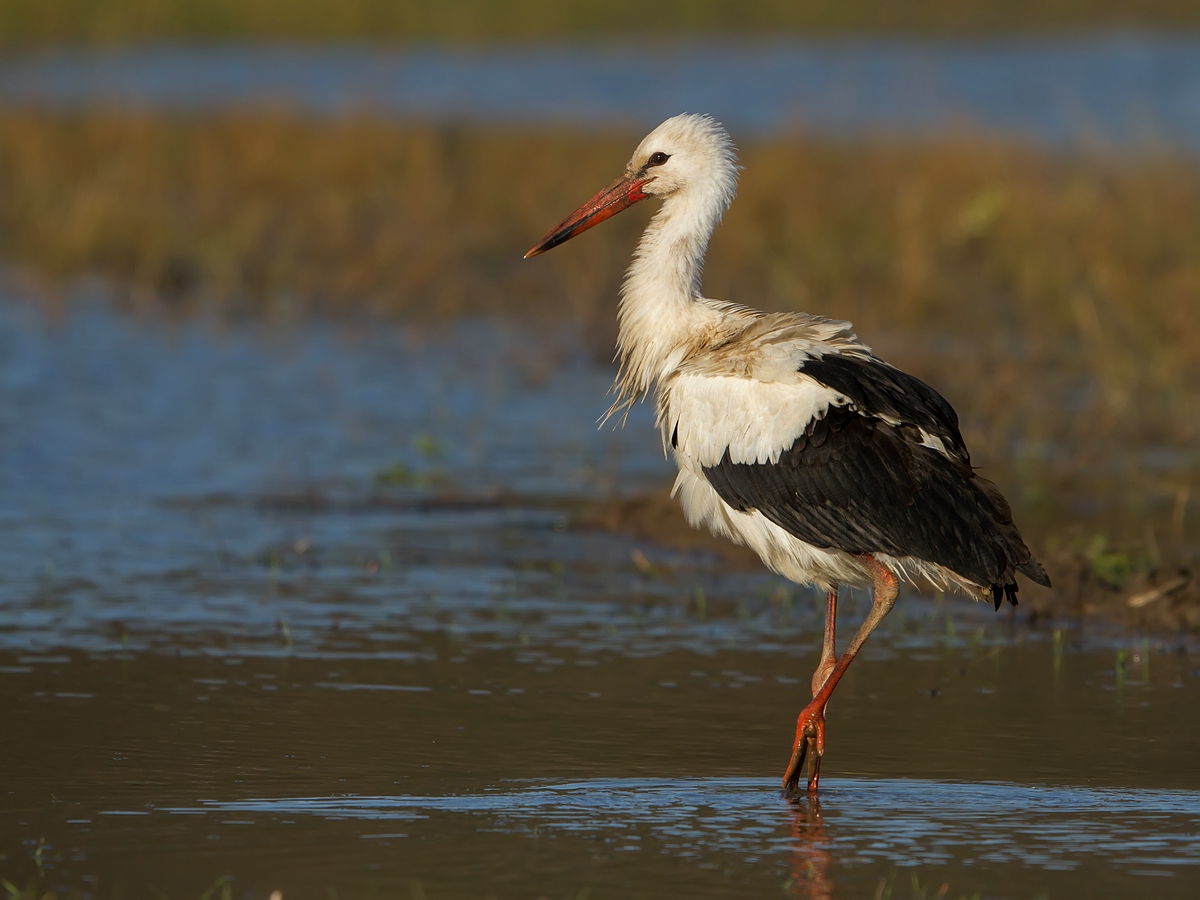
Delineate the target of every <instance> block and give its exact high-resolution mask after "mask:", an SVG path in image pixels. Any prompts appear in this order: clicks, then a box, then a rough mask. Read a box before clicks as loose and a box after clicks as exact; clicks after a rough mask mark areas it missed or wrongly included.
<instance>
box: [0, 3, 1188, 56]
mask: <svg viewBox="0 0 1200 900" xmlns="http://www.w3.org/2000/svg"><path fill="white" fill-rule="evenodd" d="M1131 26H1132V27H1166V28H1177V27H1192V28H1194V27H1197V26H1200V5H1198V4H1196V3H1194V2H1188V0H1141V2H1138V3H1130V2H1128V0H975V2H969V3H968V2H962V0H909V2H905V3H888V2H877V0H807V2H803V3H796V2H791V0H659V2H656V3H645V2H641V0H573V2H569V3H564V2H561V0H507V2H496V0H407V2H401V0H4V2H3V3H0V40H3V42H4V43H6V44H9V45H15V44H25V43H31V42H36V43H51V42H61V41H70V42H79V41H86V42H97V43H113V42H130V41H145V40H213V39H216V40H241V39H249V40H262V39H274V38H285V39H300V40H330V39H333V40H346V39H362V38H366V39H370V40H395V41H427V40H466V41H492V40H531V39H544V38H561V37H568V36H570V37H604V36H608V37H618V38H631V39H641V38H648V37H661V36H679V35H687V34H693V35H695V34H714V35H721V36H729V35H731V34H755V33H757V34H763V33H766V34H779V33H786V32H791V33H808V34H831V33H832V34H846V33H854V32H860V31H867V32H892V33H896V32H903V33H925V34H953V33H957V34H962V33H976V34H980V33H995V32H997V31H1036V30H1046V29H1080V28H1090V29H1094V28H1115V27H1131Z"/></svg>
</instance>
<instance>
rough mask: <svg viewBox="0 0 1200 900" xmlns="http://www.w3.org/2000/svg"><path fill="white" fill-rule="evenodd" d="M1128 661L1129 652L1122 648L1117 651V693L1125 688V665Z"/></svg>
mask: <svg viewBox="0 0 1200 900" xmlns="http://www.w3.org/2000/svg"><path fill="white" fill-rule="evenodd" d="M1128 659H1129V651H1128V650H1127V649H1125V648H1122V649H1120V650H1118V651H1117V662H1116V679H1117V691H1118V692H1119V691H1120V690H1121V688H1123V687H1124V686H1125V663H1126V661H1127V660H1128Z"/></svg>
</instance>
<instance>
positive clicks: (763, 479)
mask: <svg viewBox="0 0 1200 900" xmlns="http://www.w3.org/2000/svg"><path fill="white" fill-rule="evenodd" d="M801 371H802V372H804V374H806V375H811V376H812V377H814V378H816V379H817V380H818V381H820V382H821V383H822V384H826V385H828V386H829V387H832V388H834V389H835V390H836V391H838V392H839V393H841V394H843V395H844V396H845V397H847V398H848V399H849V400H850V404H849V405H845V406H833V407H830V408H829V409H828V410H826V411H825V414H824V416H822V417H820V418H814V419H813V420H812V421H810V422H809V423H808V425H807V427H806V428H805V430H804V433H803V434H801V435H800V436H799V437H797V438H796V440H795V442H794V443H793V444H792V446H791V447H789V448H787V449H786V450H784V451H783V453H782V454H781V455H780V458H779V461H778V462H777V463H734V462H733V461H732V460H731V459H730V456H729V451H728V450H726V452H725V455H724V457H723V458H722V459H721V461H720V462H719V463H718V464H717V465H715V466H711V467H705V469H704V474H705V476H706V477H707V478H708V481H709V483H710V484H711V485H712V486H713V489H714V490H716V492H717V493H718V494H719V495H720V497H721V499H722V500H724V501H725V502H726V503H728V504H729V505H730V506H731V507H733V508H734V509H737V510H740V511H746V510H751V509H756V510H758V511H759V512H761V513H762V514H763V515H764V516H766V517H767V518H768V519H769V520H770V521H772V522H774V523H775V524H776V525H778V526H779V527H781V528H783V529H784V530H786V531H788V532H789V533H790V534H793V535H795V536H796V537H798V538H799V539H800V540H802V541H805V542H806V543H809V544H812V545H813V546H816V547H822V548H834V549H839V550H843V551H846V552H848V553H876V552H878V553H885V554H888V555H889V556H898V557H903V556H912V557H916V558H918V559H922V560H926V561H929V562H933V563H937V564H939V565H942V566H945V567H946V568H947V569H949V570H951V571H952V572H955V573H956V574H958V575H960V576H961V577H963V578H965V579H967V580H968V581H970V582H973V583H974V584H977V585H979V586H980V587H990V588H991V592H992V597H993V600H994V602H995V603H996V606H997V609H998V608H999V606H1000V603H1001V602H1002V601H1003V600H1004V599H1005V598H1007V599H1008V600H1009V602H1011V603H1012V604H1013V605H1016V602H1017V597H1016V594H1017V586H1016V583H1015V581H1014V577H1013V576H1014V572H1015V571H1017V570H1019V571H1021V572H1023V573H1024V574H1026V575H1028V576H1029V577H1030V578H1031V579H1033V580H1034V581H1036V582H1038V583H1039V584H1044V585H1046V586H1049V583H1050V582H1049V579H1048V578H1047V577H1046V573H1045V571H1044V570H1043V569H1042V567H1041V565H1040V564H1038V562H1037V560H1035V559H1034V558H1033V556H1032V555H1031V554H1030V552H1029V548H1028V547H1026V546H1025V543H1024V542H1023V541H1022V540H1021V535H1020V533H1019V532H1018V531H1017V529H1016V526H1014V525H1013V522H1012V514H1011V511H1010V509H1009V506H1008V503H1007V502H1006V501H1005V499H1004V497H1003V496H1002V495H1001V494H1000V491H999V489H998V488H997V487H996V486H995V485H994V484H992V483H991V482H990V481H988V480H987V479H984V478H981V477H979V476H978V475H976V474H975V473H974V472H973V471H972V470H971V466H970V456H969V455H968V453H967V449H966V446H965V445H964V444H963V440H962V435H961V434H959V431H958V417H957V415H955V413H954V410H953V409H952V408H951V406H950V404H949V403H947V402H946V401H945V400H944V399H943V398H942V397H941V396H940V395H939V394H938V393H937V392H936V391H934V390H933V389H932V388H931V387H929V386H928V385H926V384H924V383H923V382H921V381H919V380H918V379H916V378H913V377H912V376H911V375H906V374H905V373H903V372H901V371H899V370H898V369H895V368H893V367H891V366H889V365H887V364H886V363H882V362H880V361H878V360H875V359H873V358H862V357H852V356H841V355H837V356H835V355H832V354H830V355H826V356H824V357H821V358H818V359H813V360H806V361H805V362H804V364H803V366H802V368H801ZM885 418H886V420H888V421H885ZM889 421H890V422H891V423H894V424H889ZM922 429H923V430H924V431H925V432H926V434H928V435H934V436H936V437H937V438H938V439H940V441H941V442H942V444H943V446H944V447H945V448H946V451H947V453H946V454H943V453H941V452H940V451H938V450H936V449H932V448H930V447H928V446H922V441H923V438H922V436H921V433H920V432H921V430H922Z"/></svg>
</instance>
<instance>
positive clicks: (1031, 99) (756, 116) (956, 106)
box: [0, 33, 1200, 151]
mask: <svg viewBox="0 0 1200 900" xmlns="http://www.w3.org/2000/svg"><path fill="white" fill-rule="evenodd" d="M0 103H4V104H6V105H22V106H34V107H40V108H51V109H79V108H90V107H97V106H100V107H104V106H117V107H133V108H139V109H155V110H166V111H175V112H178V111H180V110H188V111H206V110H214V109H222V108H236V107H244V106H253V107H262V106H264V105H266V106H274V107H280V108H284V109H292V110H299V111H302V112H308V113H316V114H322V115H328V114H342V113H353V112H372V113H383V114H387V115H397V116H402V117H410V118H411V117H414V116H415V117H420V118H432V119H436V120H447V121H453V122H467V123H471V122H484V123H496V122H501V123H507V124H513V123H519V124H526V125H527V124H531V123H548V124H556V123H570V124H573V125H576V126H584V127H597V126H613V125H618V126H625V127H631V128H635V129H642V128H646V127H649V126H652V125H654V124H657V123H658V122H659V121H661V120H662V119H663V118H665V117H667V116H670V115H674V114H676V113H678V112H681V111H685V110H687V111H692V112H697V111H703V112H709V113H712V114H713V115H716V116H717V117H718V118H719V119H721V120H722V121H724V122H725V123H726V124H727V125H729V126H730V127H732V128H735V129H737V130H738V131H740V132H741V133H743V134H744V133H747V132H751V131H755V132H758V133H759V134H763V133H773V132H780V131H784V132H788V131H796V130H804V131H808V132H812V133H817V134H834V135H842V136H861V135H864V134H867V135H872V134H876V133H881V132H882V133H900V134H907V135H930V134H944V133H946V132H957V131H962V130H963V129H967V130H981V131H984V132H987V133H994V134H1002V135H1006V136H1008V137H1014V138H1021V139H1026V140H1035V141H1041V142H1048V143H1051V144H1055V145H1061V144H1075V145H1080V144H1082V145H1088V146H1099V147H1102V148H1104V147H1121V148H1126V149H1130V148H1137V149H1146V148H1149V149H1169V148H1174V149H1188V150H1191V151H1195V150H1196V149H1197V148H1198V147H1200V41H1197V40H1196V39H1195V38H1194V37H1191V36H1166V35H1158V36H1153V35H1139V34H1128V33H1109V34H1098V35H1075V36H1065V37H1057V38H993V39H988V40H976V41H957V42H938V41H928V40H925V41H921V40H911V39H909V40H904V39H890V40H885V39H873V40H870V39H843V40H824V41H812V40H809V41H805V40H766V41H758V42H753V41H725V42H715V41H710V42H692V43H675V44H667V45H661V44H651V43H633V44H623V45H621V46H619V47H617V46H604V45H522V46H516V47H493V48H486V49H483V48H481V49H474V50H465V49H460V50H453V49H439V48H433V47H428V48H410V49H407V50H395V49H387V48H381V47H372V46H370V45H343V46H333V47H304V46H291V45H266V46H245V45H232V46H221V47H181V46H166V47H145V48H135V49H126V50H115V51H84V50H79V49H71V50H53V51H46V52H41V53H37V54H31V55H17V56H11V55H10V56H9V57H7V58H6V59H4V60H0Z"/></svg>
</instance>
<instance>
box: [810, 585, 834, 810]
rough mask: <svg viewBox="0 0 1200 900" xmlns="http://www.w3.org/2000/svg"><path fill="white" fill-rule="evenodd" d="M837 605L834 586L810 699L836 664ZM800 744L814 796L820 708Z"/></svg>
mask: <svg viewBox="0 0 1200 900" xmlns="http://www.w3.org/2000/svg"><path fill="white" fill-rule="evenodd" d="M837 601H838V589H837V586H836V585H834V587H833V588H832V589H830V591H829V592H828V593H827V594H826V595H825V636H824V638H823V639H822V640H821V661H820V662H818V663H817V669H816V671H815V672H813V677H812V695H813V697H816V696H817V694H819V693H820V691H821V688H822V687H824V686H825V682H826V681H827V680H828V679H829V674H830V673H831V672H832V671H833V667H834V664H836V663H837V643H836V638H835V632H836V630H837ZM804 740H805V742H806V747H805V758H806V759H807V760H808V785H809V790H810V791H812V792H814V793H815V792H816V789H817V780H818V779H819V778H820V777H821V754H820V753H819V752H817V746H818V745H819V746H821V747H822V748H823V747H824V746H825V709H824V707H822V708H821V710H820V712H818V713H817V714H816V715H815V716H813V718H812V720H811V721H810V722H809V723H808V727H807V728H806V735H805V738H804Z"/></svg>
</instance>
